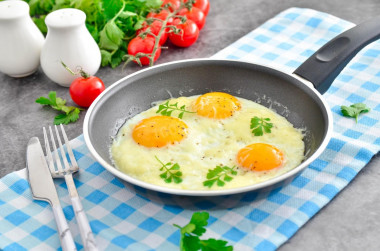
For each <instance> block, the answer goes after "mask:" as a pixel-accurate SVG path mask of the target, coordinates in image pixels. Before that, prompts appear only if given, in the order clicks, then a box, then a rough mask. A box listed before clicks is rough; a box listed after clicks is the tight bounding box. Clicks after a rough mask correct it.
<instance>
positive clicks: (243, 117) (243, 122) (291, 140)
mask: <svg viewBox="0 0 380 251" xmlns="http://www.w3.org/2000/svg"><path fill="white" fill-rule="evenodd" d="M197 97H198V96H191V97H180V98H176V99H171V100H170V104H174V103H176V102H178V107H180V106H182V105H185V106H186V109H187V110H191V109H192V103H193V102H194V101H195V99H196V98H197ZM237 99H238V100H239V101H240V102H241V106H242V108H241V110H239V111H236V112H235V113H234V115H233V116H232V117H229V118H226V119H210V118H207V117H201V116H199V115H197V114H196V113H191V114H190V113H185V114H184V116H183V121H184V122H185V123H186V124H187V126H188V135H187V137H186V138H184V139H183V140H182V141H180V142H178V143H176V144H174V145H167V146H165V147H162V148H155V147H153V148H148V147H145V146H141V145H138V144H137V143H136V142H135V141H134V140H133V138H132V130H133V128H134V127H135V125H136V124H138V123H139V122H140V121H141V120H143V119H144V118H148V117H152V116H157V115H158V114H156V111H157V109H158V106H155V107H152V108H150V109H148V110H146V111H144V112H142V113H140V114H138V115H136V116H134V117H133V118H131V119H129V120H128V121H127V122H126V123H125V125H123V126H122V128H121V129H120V130H119V133H118V135H117V137H116V138H115V140H114V141H113V143H112V145H111V149H110V153H111V157H112V159H113V161H114V164H115V166H116V167H117V168H118V169H119V170H121V171H122V172H124V173H126V174H128V175H130V176H132V177H134V178H136V179H139V180H142V181H145V182H147V183H151V184H155V185H159V186H165V187H171V188H176V189H187V190H219V189H229V188H236V187H243V186H248V185H252V184H256V183H260V182H262V181H265V180H268V179H271V178H274V177H276V176H279V175H281V174H283V173H286V172H288V171H289V170H291V169H293V168H295V167H296V166H298V165H299V164H300V163H301V161H302V160H303V158H304V150H305V145H304V142H303V140H302V139H303V136H304V135H303V133H302V130H300V129H297V128H294V127H293V125H292V124H291V123H290V122H288V121H287V120H286V119H285V118H284V117H282V116H280V115H278V114H277V113H276V112H274V111H272V110H270V109H268V108H266V107H264V106H262V105H260V104H257V103H255V102H253V101H250V100H247V99H243V98H237ZM176 114H178V113H176V112H173V114H172V116H175V115H176ZM254 116H257V117H263V118H270V120H271V121H270V122H271V123H273V128H272V132H271V133H265V134H264V135H263V136H254V134H253V133H252V132H251V129H250V121H251V118H253V117H254ZM259 142H260V143H267V144H271V145H273V146H275V147H277V148H278V149H280V150H282V151H283V152H284V155H285V164H284V165H283V166H282V167H279V168H276V169H273V170H270V171H263V172H254V171H249V170H246V169H244V168H239V167H238V168H237V172H238V174H237V175H236V176H233V179H232V181H230V182H226V183H225V185H224V186H223V187H219V186H217V185H216V184H214V185H213V186H212V187H211V188H208V187H205V186H204V185H203V182H204V181H205V180H206V175H207V172H208V171H209V169H214V168H215V167H216V166H217V165H225V166H229V167H233V166H238V163H237V161H236V155H237V153H238V151H239V150H240V149H241V148H243V147H245V146H247V145H250V144H253V143H259ZM155 156H157V157H158V158H159V159H160V160H161V161H162V162H163V163H168V162H171V163H173V164H174V163H178V164H179V165H180V171H181V172H182V179H183V181H182V182H181V183H179V184H175V183H174V182H172V183H165V182H164V180H163V179H162V178H160V176H159V175H160V174H161V173H162V171H160V170H159V169H160V168H161V165H160V163H159V162H158V161H157V160H156V158H155Z"/></svg>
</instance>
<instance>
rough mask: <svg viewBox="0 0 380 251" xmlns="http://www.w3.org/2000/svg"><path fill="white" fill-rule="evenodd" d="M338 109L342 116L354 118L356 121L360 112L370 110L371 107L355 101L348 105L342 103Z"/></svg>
mask: <svg viewBox="0 0 380 251" xmlns="http://www.w3.org/2000/svg"><path fill="white" fill-rule="evenodd" d="M340 109H341V112H342V114H343V116H345V117H350V118H355V121H356V123H358V117H359V115H360V114H361V113H366V112H369V111H370V110H371V108H369V107H367V105H365V104H363V103H355V104H352V105H350V106H344V105H342V106H341V107H340Z"/></svg>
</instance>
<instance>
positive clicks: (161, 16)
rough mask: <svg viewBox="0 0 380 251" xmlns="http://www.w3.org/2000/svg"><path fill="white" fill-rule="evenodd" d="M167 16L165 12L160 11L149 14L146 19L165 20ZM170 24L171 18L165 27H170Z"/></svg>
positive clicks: (167, 13)
mask: <svg viewBox="0 0 380 251" xmlns="http://www.w3.org/2000/svg"><path fill="white" fill-rule="evenodd" d="M168 15H169V12H168V11H167V10H161V11H160V12H159V13H154V12H150V13H149V14H148V15H147V16H146V17H147V18H158V19H161V20H165V19H166V17H167V16H168ZM172 23H173V18H169V20H168V22H167V23H166V25H172Z"/></svg>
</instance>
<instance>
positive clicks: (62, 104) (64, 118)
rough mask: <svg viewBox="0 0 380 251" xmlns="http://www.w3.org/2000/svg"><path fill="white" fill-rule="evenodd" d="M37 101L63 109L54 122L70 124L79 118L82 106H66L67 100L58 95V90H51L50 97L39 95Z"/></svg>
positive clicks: (55, 108) (56, 123)
mask: <svg viewBox="0 0 380 251" xmlns="http://www.w3.org/2000/svg"><path fill="white" fill-rule="evenodd" d="M36 103H38V104H41V105H44V106H45V105H46V106H50V107H51V108H53V109H54V110H57V111H61V112H62V113H60V114H58V115H57V116H56V117H55V118H54V124H55V125H59V124H65V125H67V124H69V123H71V122H75V121H77V120H78V119H79V113H80V111H81V110H83V109H82V108H78V107H75V106H66V100H64V99H62V98H58V97H57V93H56V92H53V91H52V92H49V95H48V98H45V97H39V98H37V99H36Z"/></svg>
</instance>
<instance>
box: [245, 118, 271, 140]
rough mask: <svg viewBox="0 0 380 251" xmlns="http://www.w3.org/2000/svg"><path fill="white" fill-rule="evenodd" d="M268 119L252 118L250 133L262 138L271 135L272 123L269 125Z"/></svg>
mask: <svg viewBox="0 0 380 251" xmlns="http://www.w3.org/2000/svg"><path fill="white" fill-rule="evenodd" d="M269 121H270V118H259V117H256V116H255V117H253V118H251V127H250V128H251V129H252V133H253V134H254V135H255V136H263V135H264V132H265V133H271V132H272V131H271V128H272V127H273V124H272V123H269Z"/></svg>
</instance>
